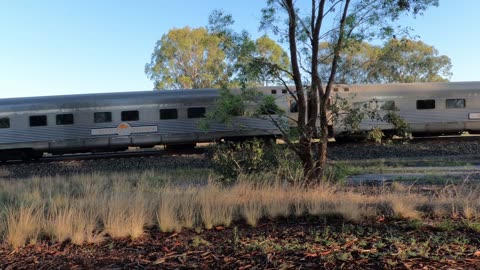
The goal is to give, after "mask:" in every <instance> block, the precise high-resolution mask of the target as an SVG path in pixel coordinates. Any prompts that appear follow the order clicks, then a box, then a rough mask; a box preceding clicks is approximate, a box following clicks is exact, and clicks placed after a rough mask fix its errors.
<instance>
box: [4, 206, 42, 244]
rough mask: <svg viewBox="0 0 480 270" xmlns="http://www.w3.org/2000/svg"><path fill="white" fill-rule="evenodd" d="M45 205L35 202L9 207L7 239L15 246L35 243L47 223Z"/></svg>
mask: <svg viewBox="0 0 480 270" xmlns="http://www.w3.org/2000/svg"><path fill="white" fill-rule="evenodd" d="M43 211H44V206H43V205H42V206H38V205H34V204H28V205H20V206H18V207H12V208H8V209H7V217H6V219H7V222H6V224H7V233H6V237H7V241H8V242H9V243H10V244H11V245H12V246H13V247H14V248H19V247H23V246H24V245H25V244H26V243H29V244H34V243H36V242H37V238H38V237H39V235H40V232H41V230H42V225H43V224H45V220H44V216H43Z"/></svg>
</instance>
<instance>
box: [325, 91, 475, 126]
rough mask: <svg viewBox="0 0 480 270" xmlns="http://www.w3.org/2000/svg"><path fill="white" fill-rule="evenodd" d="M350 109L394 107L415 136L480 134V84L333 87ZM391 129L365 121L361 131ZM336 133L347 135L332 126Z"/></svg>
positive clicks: (384, 124) (374, 122) (362, 123)
mask: <svg viewBox="0 0 480 270" xmlns="http://www.w3.org/2000/svg"><path fill="white" fill-rule="evenodd" d="M332 96H339V97H341V98H344V99H346V100H348V101H349V102H350V105H351V106H357V107H359V106H361V107H372V106H374V107H375V106H378V108H379V109H380V111H388V110H392V109H394V108H396V109H397V110H398V111H397V113H398V114H399V115H400V116H401V117H402V118H403V119H405V121H406V122H408V123H409V124H410V126H411V128H412V132H413V134H414V135H440V134H456V133H460V132H463V131H469V132H471V133H480V82H449V83H398V84H370V85H368V84H366V85H336V86H335V87H334V91H333V95H332ZM373 127H379V128H381V129H382V130H391V129H392V128H393V127H392V126H391V125H389V124H387V123H385V122H381V121H375V120H371V119H368V118H365V119H364V120H363V121H362V122H361V125H360V130H364V131H368V130H371V129H372V128H373ZM334 129H335V134H336V135H338V134H341V133H344V132H347V131H348V130H346V127H344V126H335V128H334Z"/></svg>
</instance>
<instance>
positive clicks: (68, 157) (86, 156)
mask: <svg viewBox="0 0 480 270" xmlns="http://www.w3.org/2000/svg"><path fill="white" fill-rule="evenodd" d="M205 150H206V148H204V147H200V148H194V149H188V150H175V151H173V150H168V151H167V150H163V149H148V150H145V149H142V150H126V151H121V152H102V153H78V154H64V155H45V154H44V156H43V157H41V158H40V159H37V160H29V161H23V160H12V161H7V162H4V163H3V165H9V164H12V165H13V164H15V165H17V164H30V163H49V162H60V161H75V160H95V159H112V158H133V157H151V156H157V157H161V156H171V155H194V154H203V153H205Z"/></svg>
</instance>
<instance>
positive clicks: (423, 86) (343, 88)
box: [333, 81, 480, 96]
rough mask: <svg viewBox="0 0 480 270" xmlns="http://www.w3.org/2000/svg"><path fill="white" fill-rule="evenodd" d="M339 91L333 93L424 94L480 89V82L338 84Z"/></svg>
mask: <svg viewBox="0 0 480 270" xmlns="http://www.w3.org/2000/svg"><path fill="white" fill-rule="evenodd" d="M333 88H334V90H335V88H337V90H338V91H333V93H345V92H353V93H364V94H372V95H373V94H377V93H380V92H381V93H384V94H387V93H388V95H394V96H397V95H398V96H401V95H422V94H428V93H432V92H435V93H442V92H450V91H452V92H455V91H480V82H478V81H474V82H432V83H388V84H357V85H346V84H338V85H335V86H334V87H333Z"/></svg>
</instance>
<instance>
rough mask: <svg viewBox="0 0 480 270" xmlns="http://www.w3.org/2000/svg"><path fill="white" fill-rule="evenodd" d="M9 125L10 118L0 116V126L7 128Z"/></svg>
mask: <svg viewBox="0 0 480 270" xmlns="http://www.w3.org/2000/svg"><path fill="white" fill-rule="evenodd" d="M9 127H10V118H8V117H4V118H0V128H9Z"/></svg>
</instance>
